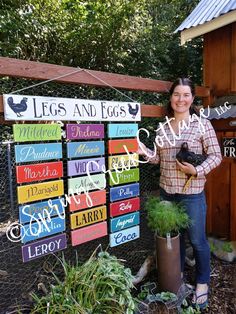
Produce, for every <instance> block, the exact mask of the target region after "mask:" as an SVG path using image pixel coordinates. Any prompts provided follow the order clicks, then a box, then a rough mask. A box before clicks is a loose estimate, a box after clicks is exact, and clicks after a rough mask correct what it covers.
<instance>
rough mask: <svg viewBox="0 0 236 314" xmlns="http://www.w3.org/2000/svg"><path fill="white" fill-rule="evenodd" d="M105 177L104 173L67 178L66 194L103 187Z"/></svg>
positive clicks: (104, 185)
mask: <svg viewBox="0 0 236 314" xmlns="http://www.w3.org/2000/svg"><path fill="white" fill-rule="evenodd" d="M105 187H106V177H105V174H104V173H101V174H93V175H91V176H90V177H89V176H83V177H76V178H72V179H68V194H72V193H75V194H76V193H81V192H88V191H91V190H97V189H101V190H103V189H105Z"/></svg>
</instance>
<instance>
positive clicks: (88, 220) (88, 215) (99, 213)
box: [70, 206, 107, 229]
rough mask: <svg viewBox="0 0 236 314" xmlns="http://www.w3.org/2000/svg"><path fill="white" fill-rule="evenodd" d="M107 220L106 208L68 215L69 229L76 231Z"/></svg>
mask: <svg viewBox="0 0 236 314" xmlns="http://www.w3.org/2000/svg"><path fill="white" fill-rule="evenodd" d="M106 219H107V208H106V206H100V207H95V208H92V209H88V210H84V211H79V212H78V213H74V214H71V215H70V223H71V229H78V228H81V227H84V226H87V225H91V224H93V223H95V222H99V221H103V220H106Z"/></svg>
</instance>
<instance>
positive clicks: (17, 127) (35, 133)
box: [13, 124, 61, 142]
mask: <svg viewBox="0 0 236 314" xmlns="http://www.w3.org/2000/svg"><path fill="white" fill-rule="evenodd" d="M13 137H14V140H15V141H16V142H29V141H54V140H60V139H61V126H60V125H59V124H14V125H13Z"/></svg>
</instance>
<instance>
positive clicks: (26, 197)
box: [17, 180, 64, 204]
mask: <svg viewBox="0 0 236 314" xmlns="http://www.w3.org/2000/svg"><path fill="white" fill-rule="evenodd" d="M63 194H64V182H63V180H56V181H49V182H43V183H37V184H30V185H22V186H18V187H17V199H18V203H19V204H23V203H28V202H33V201H38V200H43V199H47V198H52V197H56V196H61V195H63Z"/></svg>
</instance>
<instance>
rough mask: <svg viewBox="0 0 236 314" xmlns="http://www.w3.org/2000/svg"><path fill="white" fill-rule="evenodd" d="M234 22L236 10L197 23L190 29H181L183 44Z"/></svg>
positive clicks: (235, 20)
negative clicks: (199, 23) (200, 23)
mask: <svg viewBox="0 0 236 314" xmlns="http://www.w3.org/2000/svg"><path fill="white" fill-rule="evenodd" d="M234 22H236V11H235V10H234V11H230V12H229V13H226V14H224V15H221V16H219V17H217V18H215V19H213V20H211V21H209V22H206V23H204V24H202V25H197V26H195V27H190V28H189V29H184V30H183V31H181V46H182V45H184V44H185V43H186V42H187V41H188V40H191V39H193V38H195V37H198V36H201V35H203V34H206V33H209V32H211V31H214V30H216V29H218V28H221V27H223V26H225V25H228V24H231V23H234Z"/></svg>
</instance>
